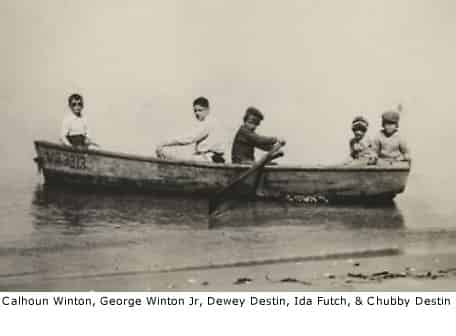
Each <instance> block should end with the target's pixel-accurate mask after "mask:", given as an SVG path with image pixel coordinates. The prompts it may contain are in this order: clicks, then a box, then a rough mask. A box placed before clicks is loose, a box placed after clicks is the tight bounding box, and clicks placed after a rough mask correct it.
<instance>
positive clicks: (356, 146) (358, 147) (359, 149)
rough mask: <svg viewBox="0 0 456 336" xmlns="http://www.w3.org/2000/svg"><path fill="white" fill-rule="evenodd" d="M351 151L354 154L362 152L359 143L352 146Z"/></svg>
mask: <svg viewBox="0 0 456 336" xmlns="http://www.w3.org/2000/svg"><path fill="white" fill-rule="evenodd" d="M353 150H354V151H356V152H360V151H361V150H362V147H361V145H360V144H359V143H355V144H353Z"/></svg>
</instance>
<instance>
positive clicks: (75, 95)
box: [68, 93, 84, 105]
mask: <svg viewBox="0 0 456 336" xmlns="http://www.w3.org/2000/svg"><path fill="white" fill-rule="evenodd" d="M73 100H80V101H81V102H82V103H84V99H82V96H81V95H80V94H78V93H73V94H72V95H71V96H69V97H68V105H70V104H71V102H72V101H73Z"/></svg>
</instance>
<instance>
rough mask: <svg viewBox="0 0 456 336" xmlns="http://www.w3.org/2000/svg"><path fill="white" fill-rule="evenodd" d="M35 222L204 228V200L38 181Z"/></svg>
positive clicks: (77, 225)
mask: <svg viewBox="0 0 456 336" xmlns="http://www.w3.org/2000/svg"><path fill="white" fill-rule="evenodd" d="M32 215H33V217H34V223H35V225H40V226H44V225H64V226H66V227H72V230H74V229H76V228H77V227H79V228H84V227H90V226H92V227H97V226H118V225H125V226H130V227H131V226H135V225H143V224H147V225H157V226H173V227H179V226H183V227H189V226H190V227H194V228H207V203H206V201H205V200H201V199H200V200H198V199H196V200H190V201H189V199H188V198H184V197H172V198H170V197H159V198H155V197H146V196H145V195H144V194H137V193H136V194H135V193H128V194H119V193H107V192H105V193H97V194H93V193H90V192H88V191H83V190H77V191H75V192H69V191H68V190H67V189H66V188H61V187H58V186H47V185H44V186H43V185H39V186H37V188H36V189H35V193H34V197H33V201H32Z"/></svg>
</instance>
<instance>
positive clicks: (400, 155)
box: [373, 110, 411, 161]
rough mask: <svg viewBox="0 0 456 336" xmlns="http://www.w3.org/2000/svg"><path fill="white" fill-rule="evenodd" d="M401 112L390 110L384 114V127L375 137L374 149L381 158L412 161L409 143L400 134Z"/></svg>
mask: <svg viewBox="0 0 456 336" xmlns="http://www.w3.org/2000/svg"><path fill="white" fill-rule="evenodd" d="M399 119H400V115H399V112H397V111H394V110H388V111H386V112H384V113H383V114H382V127H383V129H382V130H381V131H380V132H379V133H378V134H377V136H376V137H375V138H374V142H373V146H374V151H375V153H376V154H377V156H378V158H379V159H386V160H394V161H411V157H410V150H409V148H408V146H407V143H406V142H405V141H404V139H402V137H401V136H400V135H399Z"/></svg>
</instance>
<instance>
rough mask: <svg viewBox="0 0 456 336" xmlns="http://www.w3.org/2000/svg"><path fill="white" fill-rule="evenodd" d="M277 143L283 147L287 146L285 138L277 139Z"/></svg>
mask: <svg viewBox="0 0 456 336" xmlns="http://www.w3.org/2000/svg"><path fill="white" fill-rule="evenodd" d="M277 142H278V143H279V144H280V145H282V146H285V145H286V143H287V141H286V140H285V139H284V138H277Z"/></svg>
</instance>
